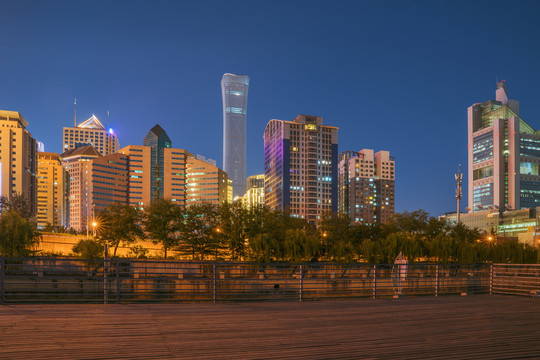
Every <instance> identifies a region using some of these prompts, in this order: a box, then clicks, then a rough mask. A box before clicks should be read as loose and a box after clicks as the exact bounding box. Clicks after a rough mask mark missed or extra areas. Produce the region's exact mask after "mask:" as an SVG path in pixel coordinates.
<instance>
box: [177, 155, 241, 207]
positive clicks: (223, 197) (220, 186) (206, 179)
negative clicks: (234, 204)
mask: <svg viewBox="0 0 540 360" xmlns="http://www.w3.org/2000/svg"><path fill="white" fill-rule="evenodd" d="M187 176H188V182H187V205H194V204H205V203H206V204H208V203H209V204H214V205H219V204H222V203H223V202H226V201H229V199H230V198H231V197H232V185H231V181H230V180H229V178H228V176H227V173H226V172H225V171H223V170H221V169H219V168H218V167H217V166H215V165H213V164H210V163H208V162H206V161H203V160H200V159H196V158H194V157H190V158H189V159H188V168H187Z"/></svg>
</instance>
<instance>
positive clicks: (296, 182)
mask: <svg viewBox="0 0 540 360" xmlns="http://www.w3.org/2000/svg"><path fill="white" fill-rule="evenodd" d="M337 135H338V128H337V127H334V126H327V125H323V124H322V118H321V117H316V116H307V115H298V116H297V117H296V119H294V121H285V120H270V122H269V123H268V125H266V129H265V131H264V203H265V205H266V206H268V207H269V208H270V209H272V210H281V211H284V210H286V209H288V210H289V211H290V214H291V216H294V217H298V218H302V219H306V220H308V221H310V222H316V221H317V220H319V219H320V218H321V215H322V214H324V213H325V212H329V211H332V212H334V213H335V212H337V181H336V179H337V162H338V161H337V159H338V137H337Z"/></svg>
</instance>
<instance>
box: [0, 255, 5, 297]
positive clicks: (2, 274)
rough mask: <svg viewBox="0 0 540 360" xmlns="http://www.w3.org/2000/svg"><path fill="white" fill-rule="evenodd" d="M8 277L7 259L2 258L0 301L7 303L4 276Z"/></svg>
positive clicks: (0, 263) (0, 261) (0, 262)
mask: <svg viewBox="0 0 540 360" xmlns="http://www.w3.org/2000/svg"><path fill="white" fill-rule="evenodd" d="M5 277H6V259H5V258H0V303H1V304H2V305H4V304H5V303H6V290H5V288H4V286H5V285H4V278H5Z"/></svg>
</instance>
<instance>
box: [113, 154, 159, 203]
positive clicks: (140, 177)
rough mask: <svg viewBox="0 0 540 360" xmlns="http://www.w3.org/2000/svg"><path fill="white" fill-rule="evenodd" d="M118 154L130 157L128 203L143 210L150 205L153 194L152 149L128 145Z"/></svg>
mask: <svg viewBox="0 0 540 360" xmlns="http://www.w3.org/2000/svg"><path fill="white" fill-rule="evenodd" d="M118 152H119V153H120V154H124V155H126V156H127V157H128V203H129V205H131V206H133V207H135V208H137V209H139V210H142V209H143V208H144V206H146V205H148V204H150V200H151V194H152V191H151V189H152V185H151V184H152V182H151V172H152V148H151V147H149V146H142V145H128V146H126V147H124V148H122V149H120V150H119V151H118Z"/></svg>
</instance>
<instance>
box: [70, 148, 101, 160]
mask: <svg viewBox="0 0 540 360" xmlns="http://www.w3.org/2000/svg"><path fill="white" fill-rule="evenodd" d="M77 156H79V157H94V158H96V157H101V156H102V155H101V154H100V153H99V151H97V150H96V148H95V147H93V146H92V145H85V146H81V147H78V148H75V149H71V150H68V151H66V152H64V153H63V154H62V155H60V157H61V158H62V160H65V159H69V158H72V157H77Z"/></svg>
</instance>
